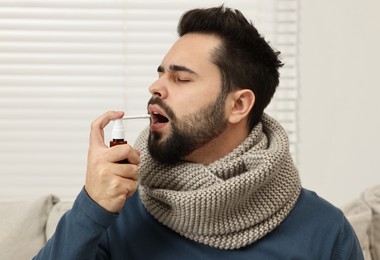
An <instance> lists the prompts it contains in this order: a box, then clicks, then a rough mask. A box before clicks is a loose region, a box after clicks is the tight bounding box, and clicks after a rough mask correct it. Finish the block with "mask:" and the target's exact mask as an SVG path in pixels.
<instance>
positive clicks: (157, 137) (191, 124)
mask: <svg viewBox="0 0 380 260" xmlns="http://www.w3.org/2000/svg"><path fill="white" fill-rule="evenodd" d="M225 100H226V95H225V94H223V93H221V94H219V96H218V97H217V98H216V100H215V101H214V102H212V103H211V104H209V105H206V106H205V107H203V108H201V109H200V110H199V111H197V112H194V113H191V114H188V115H185V116H184V117H183V118H181V119H178V118H177V117H176V116H175V114H174V112H173V111H172V109H171V108H170V107H168V106H167V105H166V104H165V103H164V102H163V101H162V100H161V99H158V98H151V100H149V103H148V104H157V105H159V106H160V107H161V108H162V109H164V111H165V113H166V114H167V115H168V116H169V118H170V124H171V131H170V133H169V135H168V137H167V138H166V140H162V138H163V137H162V134H161V133H159V132H152V131H150V133H149V140H148V150H149V153H150V154H151V156H152V158H153V159H155V160H157V161H159V162H162V163H166V164H175V163H177V162H178V161H180V160H181V159H182V158H184V157H185V156H186V155H189V154H190V153H191V152H193V151H194V150H196V149H198V148H200V147H202V146H203V145H205V144H207V143H208V142H210V141H211V140H212V139H214V138H215V137H217V136H218V135H220V134H221V133H222V132H223V131H224V130H225V129H226V127H227V120H226V118H225V108H224V106H225Z"/></svg>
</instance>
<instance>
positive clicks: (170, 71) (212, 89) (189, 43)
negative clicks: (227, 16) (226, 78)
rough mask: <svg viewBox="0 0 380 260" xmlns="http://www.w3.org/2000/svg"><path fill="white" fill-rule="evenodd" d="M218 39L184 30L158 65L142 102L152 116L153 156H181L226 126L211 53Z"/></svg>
mask: <svg viewBox="0 0 380 260" xmlns="http://www.w3.org/2000/svg"><path fill="white" fill-rule="evenodd" d="M220 42H221V40H220V39H219V38H217V37H216V36H212V35H206V34H195V33H191V34H186V35H184V36H182V37H181V38H180V39H179V40H178V41H177V42H176V43H175V44H174V45H173V46H172V48H171V49H170V50H169V52H168V53H167V54H166V56H165V57H164V59H163V61H162V63H161V65H160V66H159V67H158V74H159V78H158V79H157V80H156V81H155V82H154V83H153V84H152V86H151V87H150V88H149V91H150V92H151V94H152V98H151V100H150V101H149V104H148V110H149V113H150V114H151V117H152V122H151V126H150V136H149V141H148V145H149V151H150V153H151V155H152V156H153V157H154V158H155V159H157V160H159V161H162V162H166V163H175V162H177V161H178V160H180V159H185V160H186V156H187V155H189V154H190V153H192V152H194V151H196V150H197V149H202V147H203V146H204V145H205V144H207V143H208V142H210V141H211V140H213V139H214V138H215V137H217V136H218V135H219V134H220V133H222V132H223V130H224V129H225V128H226V125H227V121H226V119H225V115H224V111H225V107H224V106H225V102H224V101H225V97H224V96H223V95H221V88H222V86H221V73H220V71H219V69H218V67H217V66H216V65H215V64H214V63H212V56H211V55H212V53H213V51H214V50H215V48H216V47H217V46H218V44H220Z"/></svg>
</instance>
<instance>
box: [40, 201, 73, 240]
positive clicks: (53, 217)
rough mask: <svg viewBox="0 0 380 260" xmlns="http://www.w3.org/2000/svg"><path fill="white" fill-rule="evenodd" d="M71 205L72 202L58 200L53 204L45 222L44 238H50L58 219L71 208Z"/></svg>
mask: <svg viewBox="0 0 380 260" xmlns="http://www.w3.org/2000/svg"><path fill="white" fill-rule="evenodd" d="M72 206H73V202H58V203H57V204H55V205H54V207H53V208H52V210H51V212H50V215H49V218H48V220H47V224H46V240H48V239H49V238H51V236H52V235H53V234H54V232H55V228H56V227H57V224H58V221H59V220H60V219H61V217H62V216H63V214H65V213H66V211H68V210H69V209H71V208H72Z"/></svg>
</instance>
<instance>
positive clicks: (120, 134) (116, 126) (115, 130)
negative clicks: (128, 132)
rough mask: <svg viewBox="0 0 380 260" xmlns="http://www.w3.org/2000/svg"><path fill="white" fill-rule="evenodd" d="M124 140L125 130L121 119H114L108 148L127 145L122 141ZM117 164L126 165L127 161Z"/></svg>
mask: <svg viewBox="0 0 380 260" xmlns="http://www.w3.org/2000/svg"><path fill="white" fill-rule="evenodd" d="M124 138H125V129H124V123H123V120H122V119H116V120H115V121H114V123H113V127H112V140H111V141H110V147H112V146H115V145H120V144H127V143H128V142H127V141H126V140H124ZM118 163H123V164H125V163H128V160H126V159H125V160H122V161H119V162H118Z"/></svg>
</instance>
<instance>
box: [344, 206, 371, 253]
mask: <svg viewBox="0 0 380 260" xmlns="http://www.w3.org/2000/svg"><path fill="white" fill-rule="evenodd" d="M342 210H343V212H344V215H345V216H346V217H347V219H348V221H349V222H350V223H351V225H352V227H353V228H354V230H355V233H356V236H357V237H358V239H359V242H360V246H361V248H362V250H363V255H364V258H365V259H366V260H370V259H371V252H370V241H369V229H370V226H371V219H372V212H371V209H370V207H368V205H367V204H366V203H365V202H364V201H363V200H361V199H356V200H354V201H352V202H351V203H349V204H347V205H345V206H344V207H342Z"/></svg>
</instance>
